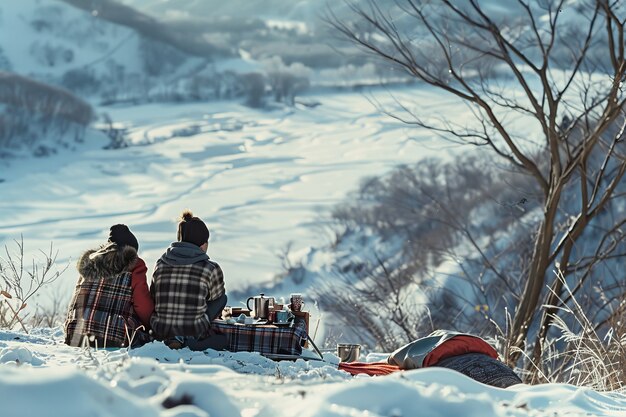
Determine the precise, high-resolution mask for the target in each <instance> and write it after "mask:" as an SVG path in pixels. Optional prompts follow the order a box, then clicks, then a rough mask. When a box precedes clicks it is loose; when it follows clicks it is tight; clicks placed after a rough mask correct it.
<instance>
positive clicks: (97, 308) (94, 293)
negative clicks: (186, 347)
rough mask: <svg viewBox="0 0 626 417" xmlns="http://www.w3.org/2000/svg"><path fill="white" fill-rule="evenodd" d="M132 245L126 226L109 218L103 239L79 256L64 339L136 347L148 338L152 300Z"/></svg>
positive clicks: (141, 263) (143, 267)
mask: <svg viewBox="0 0 626 417" xmlns="http://www.w3.org/2000/svg"><path fill="white" fill-rule="evenodd" d="M138 249H139V242H138V241H137V238H136V237H135V235H133V233H132V232H131V231H130V229H129V228H128V226H126V225H125V224H115V225H113V226H111V227H110V229H109V238H108V240H107V242H106V243H105V244H103V245H101V246H99V247H98V248H95V249H90V250H87V251H85V252H84V253H83V254H82V255H81V256H80V258H79V260H78V263H77V265H76V267H77V272H78V274H79V278H78V282H77V284H76V288H75V290H74V296H73V297H72V301H71V303H70V306H69V310H68V313H67V319H66V321H65V325H64V332H65V343H67V344H68V345H70V346H84V343H87V344H88V345H89V346H95V347H99V346H109V347H126V346H129V344H132V346H133V347H137V346H140V345H141V344H143V343H146V342H148V341H149V340H150V336H149V334H148V330H149V329H150V317H151V316H152V313H153V311H154V301H153V300H152V296H151V295H150V291H149V289H148V282H147V279H146V272H147V271H148V268H147V267H146V263H145V262H144V261H143V259H141V258H140V257H139V255H138V254H137V250H138ZM129 328H130V329H131V330H132V331H133V337H132V338H130V339H129V338H128V337H127V335H128V329H129Z"/></svg>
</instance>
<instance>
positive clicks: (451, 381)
mask: <svg viewBox="0 0 626 417" xmlns="http://www.w3.org/2000/svg"><path fill="white" fill-rule="evenodd" d="M382 357H384V355H371V356H370V357H369V358H361V359H362V360H368V359H369V360H380V358H382ZM337 362H338V358H337V357H336V356H334V355H333V354H331V353H327V354H325V356H324V361H318V360H311V361H303V360H298V361H296V362H288V361H284V362H273V361H271V360H269V359H266V358H264V357H262V356H260V355H258V354H255V353H246V352H240V353H228V352H216V351H212V350H207V351H206V352H191V351H189V350H187V349H183V350H180V351H172V350H170V349H168V348H167V347H166V346H165V345H163V344H162V343H159V342H154V343H151V344H148V345H146V346H144V347H142V348H139V349H135V350H132V351H130V352H127V351H126V350H112V351H94V350H84V349H80V348H71V347H68V346H65V345H63V344H62V342H61V339H60V329H57V330H54V329H41V330H38V331H37V332H36V334H34V335H25V334H21V333H11V332H0V401H2V416H3V417H18V416H39V417H61V416H63V417H74V416H76V417H83V416H87V415H93V416H115V417H126V416H128V417H143V416H146V417H147V416H164V417H174V416H177V417H183V416H185V417H191V416H194V417H208V416H211V417H238V416H241V417H282V416H284V417H293V416H303V417H348V416H352V417H354V416H362V417H365V416H367V417H413V416H417V415H425V416H429V417H451V416H464V417H504V416H507V417H511V416H514V417H530V416H533V417H536V416H551V417H565V416H567V417H582V416H606V417H618V416H624V415H626V395H624V394H619V393H617V392H613V393H599V392H596V391H593V390H590V389H586V388H578V387H574V386H571V385H561V384H544V385H538V386H527V385H517V386H513V387H511V388H508V389H499V388H493V387H489V386H486V385H483V384H480V383H478V382H476V381H473V380H471V379H469V378H467V377H465V376H463V375H461V374H459V373H456V372H454V371H450V370H446V369H441V368H426V369H421V370H415V371H408V372H402V373H396V374H392V375H389V376H384V377H368V376H360V377H355V378H353V377H351V376H350V375H349V374H347V373H345V372H343V371H339V370H338V369H337V368H336V365H335V364H336V363H337Z"/></svg>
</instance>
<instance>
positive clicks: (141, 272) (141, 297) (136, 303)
mask: <svg viewBox="0 0 626 417" xmlns="http://www.w3.org/2000/svg"><path fill="white" fill-rule="evenodd" d="M147 271H148V268H147V267H146V263H145V262H144V261H143V259H141V258H137V262H136V263H135V267H134V268H133V274H132V281H131V287H132V289H133V310H135V314H137V317H139V319H140V320H141V323H142V324H143V325H144V326H145V327H146V330H148V329H150V316H152V313H153V312H154V301H152V296H151V295H150V291H149V290H148V281H147V280H146V272H147Z"/></svg>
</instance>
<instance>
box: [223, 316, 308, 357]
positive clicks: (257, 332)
mask: <svg viewBox="0 0 626 417" xmlns="http://www.w3.org/2000/svg"><path fill="white" fill-rule="evenodd" d="M211 325H212V328H213V330H215V331H217V332H219V333H222V334H225V335H226V336H227V337H228V348H227V350H229V351H231V352H241V351H244V352H259V353H261V354H275V355H276V354H280V355H300V354H302V345H303V344H304V342H305V341H306V330H305V325H304V322H302V321H297V322H296V323H295V324H294V326H293V327H277V326H272V325H260V326H246V325H243V324H227V323H226V322H224V321H222V320H215V321H213V322H211Z"/></svg>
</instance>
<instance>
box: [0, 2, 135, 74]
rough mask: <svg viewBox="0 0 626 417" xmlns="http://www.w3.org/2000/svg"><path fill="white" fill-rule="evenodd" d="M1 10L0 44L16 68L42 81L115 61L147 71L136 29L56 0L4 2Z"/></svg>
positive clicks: (131, 69)
mask: <svg viewBox="0 0 626 417" xmlns="http://www.w3.org/2000/svg"><path fill="white" fill-rule="evenodd" d="M0 10H1V12H2V20H1V21H0V47H1V48H2V49H3V51H4V54H5V56H6V57H7V59H8V60H9V62H10V63H11V67H12V70H13V71H14V72H17V73H19V74H23V75H27V76H31V77H33V78H37V79H43V80H45V79H58V78H60V77H62V76H63V74H64V73H65V72H67V71H69V70H70V69H75V68H84V67H88V68H92V69H94V70H96V71H98V72H106V71H108V69H107V66H111V65H113V64H115V65H122V66H123V67H124V68H125V69H126V71H128V72H136V73H141V72H143V70H142V68H141V61H140V59H139V54H138V36H137V34H136V33H135V32H134V31H133V30H131V29H128V28H125V27H122V26H118V25H113V24H110V23H108V22H106V21H103V20H101V19H98V18H97V17H96V16H89V15H88V14H87V13H85V12H83V11H81V10H78V9H76V8H74V7H71V6H69V5H67V4H65V3H62V2H59V1H57V0H20V1H11V2H3V3H2V4H0Z"/></svg>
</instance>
